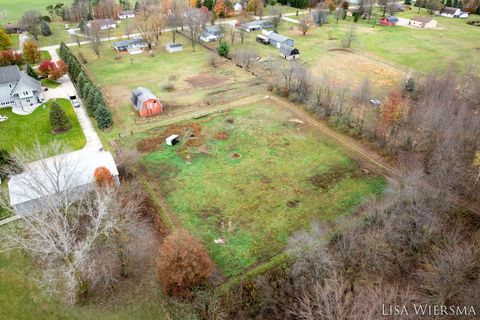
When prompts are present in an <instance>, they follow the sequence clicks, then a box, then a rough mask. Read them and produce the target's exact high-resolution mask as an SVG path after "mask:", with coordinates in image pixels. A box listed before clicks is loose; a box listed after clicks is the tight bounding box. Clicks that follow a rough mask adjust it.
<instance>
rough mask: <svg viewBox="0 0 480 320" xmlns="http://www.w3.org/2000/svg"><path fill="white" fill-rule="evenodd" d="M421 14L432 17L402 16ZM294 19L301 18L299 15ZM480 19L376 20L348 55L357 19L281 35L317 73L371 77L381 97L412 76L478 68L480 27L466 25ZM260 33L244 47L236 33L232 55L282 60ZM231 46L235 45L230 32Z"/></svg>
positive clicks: (355, 80)
mask: <svg viewBox="0 0 480 320" xmlns="http://www.w3.org/2000/svg"><path fill="white" fill-rule="evenodd" d="M416 15H427V12H426V10H424V9H422V10H421V13H420V14H418V10H417V9H413V10H411V11H409V12H402V13H399V14H398V16H400V17H404V18H411V17H413V16H416ZM376 16H377V17H379V16H380V15H379V14H377V15H376ZM289 18H291V19H299V17H296V16H291V17H289ZM478 18H479V16H478V15H473V16H471V17H469V18H468V19H451V18H445V17H434V19H436V20H437V21H438V28H437V29H433V30H422V29H416V28H407V27H400V26H397V27H383V26H379V25H375V24H374V23H375V21H376V19H377V18H375V17H374V18H372V19H371V20H370V23H368V22H367V21H366V20H360V21H359V22H358V23H357V24H354V26H355V28H356V29H355V32H354V39H353V42H352V45H351V48H349V49H346V50H345V49H342V39H343V38H344V37H345V34H346V32H347V30H348V29H349V27H350V25H351V24H352V23H353V18H347V19H346V20H345V21H344V20H340V21H339V23H338V24H337V23H336V22H335V18H334V16H333V15H330V16H329V23H328V24H326V25H322V26H313V27H312V28H311V30H309V31H308V32H307V34H306V35H305V36H303V35H302V34H301V32H300V31H299V30H298V26H297V25H296V24H294V23H291V22H286V21H282V22H281V24H280V26H279V28H278V32H279V33H280V34H282V35H285V36H288V37H290V38H292V39H294V40H295V47H296V48H298V49H299V50H300V61H301V62H304V63H306V64H308V65H309V66H310V67H312V68H314V70H315V71H316V72H317V73H319V74H329V76H330V77H331V78H332V79H335V80H336V81H337V82H339V83H343V84H349V85H353V86H357V85H359V84H360V83H361V82H362V81H363V80H364V79H365V78H368V79H370V81H371V82H372V84H373V85H374V89H376V91H377V92H375V93H377V94H379V95H382V94H384V93H385V92H386V91H388V89H389V88H391V87H392V86H395V85H397V84H398V83H401V82H402V81H403V80H404V79H405V77H406V75H407V73H409V72H411V71H417V72H420V73H423V72H429V71H433V70H436V69H446V68H448V67H449V66H451V65H453V64H458V65H460V66H468V65H469V64H472V65H473V64H475V63H477V64H478V62H479V61H480V57H479V55H478V52H479V51H480V44H479V42H478V39H479V38H480V28H479V27H474V26H470V25H468V24H466V22H467V21H469V20H474V19H478ZM257 34H259V32H252V33H247V35H246V38H245V43H244V44H243V45H241V44H240V35H239V34H236V36H235V40H234V43H235V44H234V45H233V47H232V55H234V54H235V52H236V50H238V49H239V48H241V47H242V46H243V47H250V48H253V49H254V50H255V51H256V52H257V54H258V55H259V56H261V58H263V59H276V60H282V58H281V57H279V56H278V50H277V49H276V48H275V47H273V46H269V45H262V44H259V43H257V42H256V41H255V37H256V35H257ZM226 41H227V42H229V43H231V37H230V34H229V32H228V33H227V39H226ZM387 44H388V45H387Z"/></svg>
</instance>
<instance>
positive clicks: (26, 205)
mask: <svg viewBox="0 0 480 320" xmlns="http://www.w3.org/2000/svg"><path fill="white" fill-rule="evenodd" d="M99 167H105V168H107V169H108V170H109V171H110V173H111V174H112V176H113V178H114V182H115V183H116V184H118V183H119V179H118V169H117V166H116V165H115V160H114V159H113V156H112V154H111V153H110V152H106V151H97V150H92V149H82V150H79V151H74V152H70V153H66V154H62V155H58V156H55V157H51V158H46V159H42V160H38V161H34V162H31V163H29V164H28V165H27V166H26V167H25V170H24V172H22V173H20V174H17V175H14V176H11V177H10V181H9V182H8V191H9V196H10V205H11V206H12V208H13V209H15V212H16V213H17V215H27V214H32V213H36V212H38V211H40V210H41V209H42V206H43V205H44V204H45V203H47V202H49V205H52V201H53V202H55V201H58V199H59V198H61V197H62V196H64V195H67V194H68V195H69V196H74V197H78V198H79V199H80V198H81V197H82V195H83V194H84V193H85V192H87V191H90V190H92V189H93V187H94V182H95V178H94V172H95V170H96V169H97V168H99Z"/></svg>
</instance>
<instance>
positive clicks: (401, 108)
mask: <svg viewBox="0 0 480 320" xmlns="http://www.w3.org/2000/svg"><path fill="white" fill-rule="evenodd" d="M405 111H406V103H405V100H404V99H403V96H402V93H401V92H400V90H394V91H391V92H390V93H389V94H388V97H387V99H386V100H385V102H384V103H383V105H382V106H381V108H380V114H379V117H378V120H377V128H378V132H379V134H380V135H381V137H382V138H383V141H384V142H386V140H387V138H392V139H393V140H395V137H396V133H397V132H396V131H397V130H396V128H397V125H398V124H399V123H400V121H401V120H402V119H403V117H404V114H405Z"/></svg>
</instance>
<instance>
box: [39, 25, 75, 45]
mask: <svg viewBox="0 0 480 320" xmlns="http://www.w3.org/2000/svg"><path fill="white" fill-rule="evenodd" d="M66 23H68V22H65V21H54V22H51V23H49V25H50V30H51V31H52V34H51V35H50V36H48V37H45V36H43V35H41V34H40V35H39V36H38V43H39V45H40V46H41V47H46V46H52V45H59V44H60V43H61V42H62V41H63V42H65V43H70V42H75V39H74V38H72V36H71V35H70V34H69V33H68V32H67V30H65V24H66ZM74 26H75V24H71V27H74ZM75 27H76V26H75ZM81 39H82V40H84V39H83V38H81Z"/></svg>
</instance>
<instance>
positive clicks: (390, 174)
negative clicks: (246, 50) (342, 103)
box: [268, 96, 402, 180]
mask: <svg viewBox="0 0 480 320" xmlns="http://www.w3.org/2000/svg"><path fill="white" fill-rule="evenodd" d="M268 99H269V100H272V101H274V102H275V103H277V104H279V105H280V106H281V107H283V108H285V109H288V110H289V111H290V112H292V113H293V114H295V115H296V116H297V117H299V118H300V119H301V120H303V121H305V122H307V123H308V124H310V125H311V126H313V127H314V128H316V129H318V130H320V131H321V132H322V133H323V134H324V135H326V136H328V137H329V138H332V139H333V140H334V141H335V142H336V143H337V144H339V145H341V146H344V147H346V148H347V149H349V150H350V151H353V152H354V153H355V154H358V155H360V156H361V158H363V160H367V161H368V162H370V163H371V164H373V165H374V166H375V167H376V168H379V169H381V171H382V172H381V173H382V175H386V176H387V178H393V179H395V180H396V179H398V178H400V177H401V176H402V175H401V174H400V172H399V171H398V170H397V169H395V168H393V167H392V166H390V165H388V164H386V162H385V160H384V159H382V158H381V157H380V156H379V155H378V154H377V153H375V152H374V151H371V150H368V149H367V148H366V147H365V146H363V145H361V144H360V143H359V142H358V141H356V140H354V139H353V138H350V137H348V136H346V135H344V134H340V133H337V132H335V131H334V130H332V129H331V128H329V127H328V126H327V125H325V124H323V123H322V122H321V121H319V120H317V119H315V118H313V117H312V116H310V115H309V114H308V113H307V112H305V111H303V110H301V109H300V108H299V107H298V106H296V105H295V104H293V103H291V102H287V101H285V100H284V99H281V98H278V97H275V96H268Z"/></svg>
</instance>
